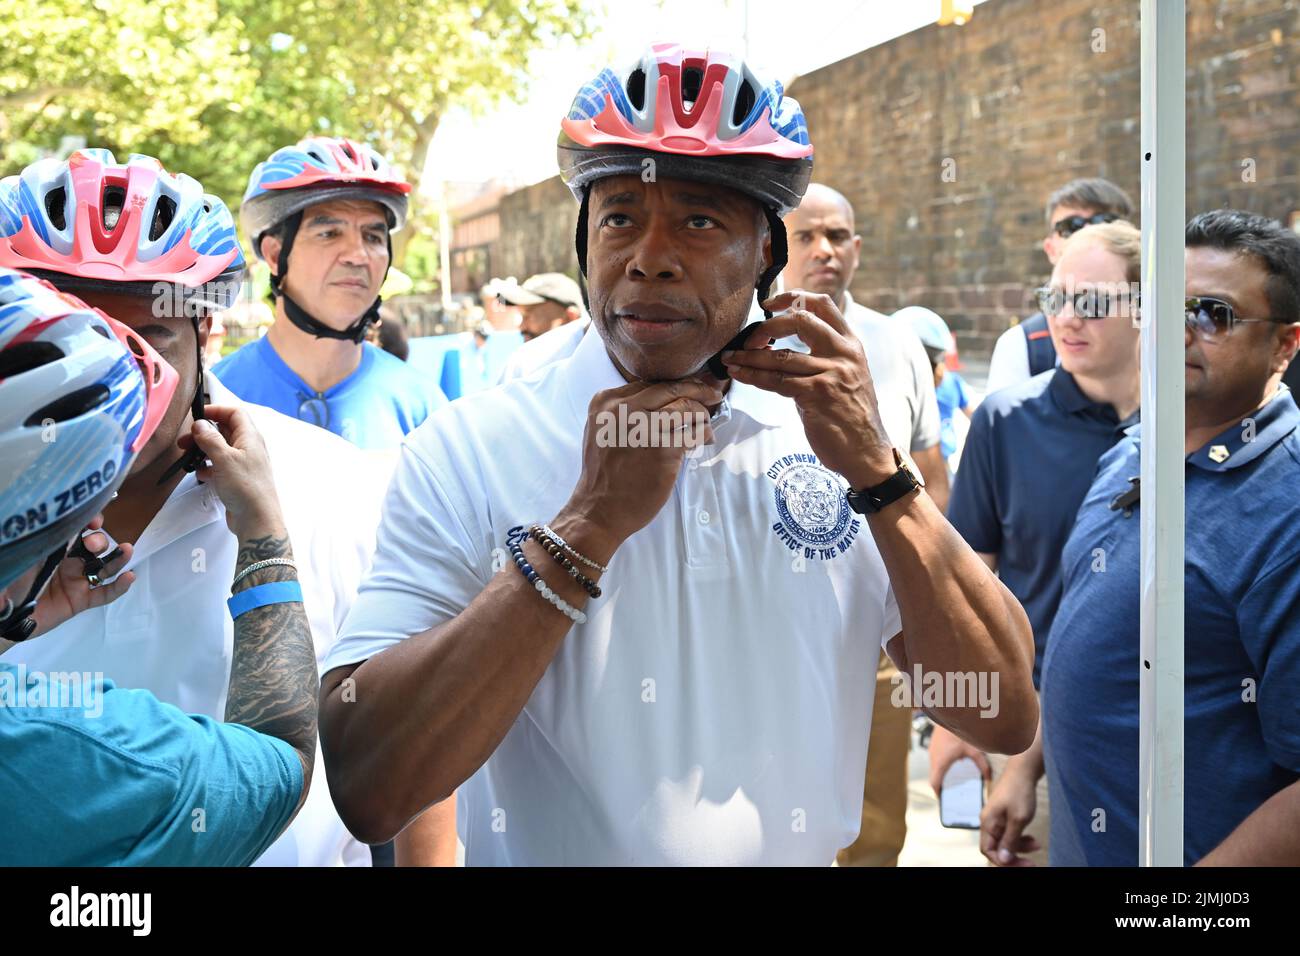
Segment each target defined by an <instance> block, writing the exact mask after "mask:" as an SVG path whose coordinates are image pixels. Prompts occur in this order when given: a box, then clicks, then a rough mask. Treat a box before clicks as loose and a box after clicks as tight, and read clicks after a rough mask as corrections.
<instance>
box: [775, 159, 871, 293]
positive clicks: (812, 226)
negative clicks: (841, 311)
mask: <svg viewBox="0 0 1300 956" xmlns="http://www.w3.org/2000/svg"><path fill="white" fill-rule="evenodd" d="M785 228H786V232H787V233H788V234H789V237H790V261H789V263H788V264H787V265H786V267H785V270H784V271H783V272H782V273H781V277H782V281H783V283H784V285H785V288H786V289H787V290H790V289H806V290H807V291H809V292H820V293H822V294H823V295H829V296H830V297H831V298H833V299H834V300H835V302H836V304H837V305H839V307H840V308H843V307H844V290H845V289H847V288H848V287H849V283H850V282H852V281H853V273H854V272H856V271H857V268H858V251H859V249H860V248H861V247H862V237H861V236H859V235H857V234H856V232H855V231H854V222H853V206H852V205H850V204H849V201H848V200H847V199H846V198H844V195H843V194H842V193H840V192H838V191H836V190H834V189H832V188H831V187H830V186H826V185H824V184H822V183H813V184H811V185H810V186H809V187H808V191H807V192H806V193H804V197H803V202H801V203H800V204H799V208H798V209H796V210H795V211H794V212H792V213H790V215H788V216H786V217H785Z"/></svg>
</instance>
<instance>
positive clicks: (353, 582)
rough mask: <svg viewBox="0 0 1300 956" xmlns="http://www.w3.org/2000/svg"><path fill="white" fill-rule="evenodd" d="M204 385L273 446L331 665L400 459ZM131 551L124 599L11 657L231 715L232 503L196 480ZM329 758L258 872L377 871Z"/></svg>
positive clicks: (320, 651)
mask: <svg viewBox="0 0 1300 956" xmlns="http://www.w3.org/2000/svg"><path fill="white" fill-rule="evenodd" d="M207 376H208V379H207V381H208V392H209V395H210V398H211V401H212V402H213V403H214V404H219V405H240V406H242V407H243V408H244V409H246V410H247V411H248V412H249V414H250V415H251V417H252V419H253V423H254V425H255V426H256V427H257V430H258V431H259V432H261V434H262V437H263V439H264V440H265V442H266V447H267V450H268V452H269V453H270V457H271V467H272V471H273V473H274V481H275V486H276V490H277V492H278V493H279V497H280V505H281V508H282V509H283V512H284V520H285V524H286V526H287V529H288V531H289V537H290V539H291V541H292V545H293V558H294V562H295V564H296V565H297V568H298V579H299V581H300V583H301V585H302V592H303V605H304V608H305V610H306V612H307V618H308V621H309V623H310V625H311V631H312V639H313V641H314V643H315V645H316V659H317V661H321V660H323V659H324V657H325V654H326V652H327V651H329V649H330V647H331V646H333V644H334V640H335V636H336V634H337V633H338V628H339V626H340V625H341V624H342V623H343V619H344V617H345V616H346V614H347V611H348V609H349V608H350V607H351V604H352V601H353V598H354V597H355V595H356V591H357V587H358V585H359V583H360V581H361V577H362V575H363V574H364V573H365V571H366V570H367V568H368V567H369V564H370V558H371V554H372V551H373V546H374V533H375V526H376V524H377V523H378V520H379V502H380V501H381V499H382V495H383V489H384V487H385V485H386V482H387V478H388V476H389V475H390V474H391V471H392V464H393V462H394V461H395V460H396V455H395V453H389V454H380V453H373V452H371V453H367V452H364V451H361V450H360V449H358V448H356V447H355V446H353V445H352V444H350V443H349V442H346V441H344V440H343V439H341V438H339V437H338V436H336V435H333V434H331V433H330V432H328V431H326V430H325V429H323V428H317V427H316V426H314V425H309V424H307V423H305V422H300V421H296V420H294V419H291V418H288V417H286V416H284V415H281V414H280V413H279V412H275V411H272V410H271V409H269V408H264V407H262V406H260V405H251V404H248V403H246V402H242V401H240V399H238V398H236V397H235V396H234V394H233V393H231V392H230V391H229V390H228V389H226V387H225V386H223V385H222V384H221V383H220V382H218V381H217V379H216V377H215V376H214V375H213V374H212V373H211V372H208V373H207ZM106 530H108V531H109V532H110V533H111V532H112V530H113V529H112V528H111V527H109V528H107V529H106ZM134 544H135V551H134V554H133V555H132V557H131V560H130V562H129V563H128V564H127V565H126V567H125V568H123V570H131V571H134V572H135V574H136V580H135V582H134V583H133V584H132V585H131V588H130V590H129V591H127V593H126V594H125V595H123V596H122V597H120V598H119V599H118V600H116V601H114V602H113V603H112V604H109V605H107V606H105V607H100V608H94V609H92V610H89V611H85V612H84V613H82V614H79V615H77V616H76V617H74V618H72V619H71V620H70V621H67V622H66V623H64V624H63V625H61V626H60V627H57V628H55V629H54V630H52V631H50V632H49V633H48V634H43V635H41V636H40V637H38V638H35V639H34V640H31V641H27V642H24V643H22V644H17V645H15V646H14V647H13V648H12V649H11V650H10V651H8V652H7V653H6V654H5V655H4V660H5V661H6V662H7V663H12V664H19V663H25V664H26V665H27V666H28V668H29V669H40V670H45V671H83V672H84V671H90V672H92V673H93V672H102V673H103V674H104V676H106V677H108V678H111V679H112V680H113V681H114V683H116V684H117V685H118V686H119V687H130V688H139V689H143V690H148V691H151V692H152V693H153V694H154V695H155V696H157V697H158V698H159V699H161V700H163V701H165V702H167V703H169V704H174V705H176V706H177V707H179V708H180V709H181V710H183V711H185V712H186V713H191V714H206V715H207V716H209V717H213V718H215V719H218V720H220V719H223V717H224V714H225V708H226V691H227V688H228V686H229V682H230V662H231V654H232V651H233V647H234V622H233V621H232V620H231V617H230V611H229V609H228V608H227V607H226V599H227V598H229V597H230V582H231V579H232V578H233V577H234V568H235V558H236V555H237V552H238V547H237V544H238V542H237V541H236V539H235V536H234V535H233V534H231V533H230V530H229V529H228V528H227V527H226V512H225V506H224V505H223V504H222V503H221V499H220V498H218V497H217V493H216V491H215V490H214V489H213V488H212V486H211V485H200V484H199V483H198V482H197V481H196V479H195V477H194V476H193V475H192V474H191V475H186V476H185V477H184V478H183V479H182V480H181V482H180V484H178V485H177V486H176V488H175V489H174V490H173V491H172V493H171V495H170V496H169V497H168V499H167V501H166V503H164V505H163V507H162V508H161V510H159V512H158V514H157V515H156V516H155V517H154V519H153V520H152V521H151V522H150V523H149V525H148V527H146V528H145V530H144V533H143V534H141V535H140V540H138V541H136V542H134ZM320 753H321V752H320V748H319V747H317V750H316V756H317V759H316V769H315V773H314V777H313V780H312V786H311V792H310V793H309V794H308V797H307V801H306V803H305V804H304V806H303V808H302V810H301V812H299V814H298V816H297V818H296V819H295V820H294V822H293V824H292V825H291V826H290V827H289V829H288V830H286V831H285V832H284V833H283V834H282V835H281V836H280V838H279V839H278V840H277V841H276V842H275V843H274V844H272V845H271V847H270V848H269V849H268V850H267V851H266V853H265V854H263V855H262V857H261V858H260V859H259V860H258V862H257V864H256V865H261V866H336V865H339V864H344V863H345V864H347V865H361V866H369V865H370V850H369V848H368V847H366V846H365V845H364V844H362V843H359V842H358V841H357V840H355V839H354V838H353V837H352V836H351V834H349V833H348V831H347V830H346V828H345V827H344V826H343V823H342V821H341V820H340V819H339V816H338V813H337V812H336V811H335V809H334V805H333V803H332V801H331V800H330V796H329V787H328V786H327V785H326V782H325V768H324V766H323V764H322V762H321V756H320ZM213 839H220V834H219V833H215V832H214V833H213Z"/></svg>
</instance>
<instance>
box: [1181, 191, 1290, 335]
mask: <svg viewBox="0 0 1300 956" xmlns="http://www.w3.org/2000/svg"><path fill="white" fill-rule="evenodd" d="M1184 241H1185V243H1186V246H1187V248H1189V249H1195V248H1206V247H1208V248H1211V249H1223V250H1225V251H1227V252H1235V253H1238V254H1240V255H1245V256H1252V257H1254V259H1255V261H1257V262H1258V263H1259V264H1260V265H1261V266H1263V267H1264V271H1265V272H1267V273H1268V283H1267V284H1266V285H1265V287H1264V292H1265V294H1266V295H1267V296H1268V310H1269V317H1270V318H1272V319H1273V320H1274V321H1278V322H1300V235H1297V234H1296V233H1295V232H1293V231H1292V230H1290V229H1288V228H1286V227H1285V226H1283V225H1282V224H1281V223H1280V222H1278V221H1277V220H1276V219H1269V218H1268V217H1267V216H1260V215H1257V214H1256V213H1251V212H1245V211H1244V210H1241V209H1215V210H1212V211H1211V212H1203V213H1200V214H1199V215H1197V216H1193V217H1192V220H1191V222H1189V223H1188V224H1187V230H1186V232H1185V234H1184Z"/></svg>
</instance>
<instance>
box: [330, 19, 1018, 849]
mask: <svg viewBox="0 0 1300 956" xmlns="http://www.w3.org/2000/svg"><path fill="white" fill-rule="evenodd" d="M687 102H689V103H690V104H691V107H690V109H689V110H687V109H686V103H687ZM747 106H748V107H749V108H748V109H747V108H746V107H747ZM688 115H689V116H692V117H701V118H702V119H701V120H700V121H699V122H698V123H697V125H694V126H691V127H689V128H683V127H682V125H681V123H680V119H681V117H684V116H688ZM737 117H739V118H740V119H739V121H737ZM674 150H677V151H676V152H674ZM559 152H560V165H561V171H562V174H563V176H564V178H565V182H566V184H567V185H568V186H569V187H570V189H571V190H572V191H573V192H574V195H575V196H576V197H577V198H578V199H579V201H580V208H579V217H578V223H579V225H578V229H577V240H578V242H577V245H578V261H579V263H580V265H581V266H582V268H583V269H584V271H585V273H586V274H587V276H588V289H589V293H590V302H591V314H592V317H593V331H595V332H597V333H598V334H594V335H592V334H589V335H586V336H584V337H583V339H582V341H581V343H580V344H579V346H578V348H577V350H576V351H575V352H574V354H573V355H572V357H571V358H570V359H568V360H567V361H564V362H559V363H556V364H554V365H552V366H550V367H549V368H547V369H546V370H545V371H543V372H540V373H538V374H536V375H534V376H531V377H529V378H525V379H521V380H518V381H515V382H511V383H507V384H506V385H503V386H502V387H500V388H497V389H493V390H491V391H488V392H484V393H481V394H479V395H475V396H472V397H470V398H469V399H466V400H464V401H461V402H457V403H454V404H453V405H451V406H448V407H447V408H445V409H442V410H440V411H439V412H438V413H436V414H435V415H434V416H433V417H432V418H430V419H429V421H428V422H426V424H425V425H423V426H422V427H421V428H420V429H418V430H417V431H416V432H415V433H413V434H412V436H411V438H410V440H409V441H408V443H407V445H406V446H405V447H404V449H403V457H402V461H401V463H400V464H399V466H398V471H397V474H396V475H395V477H394V480H393V483H392V485H391V486H390V489H389V493H388V496H387V500H386V501H385V504H384V516H383V518H382V520H381V527H380V533H379V543H378V547H377V550H376V556H375V564H374V568H373V571H372V573H371V576H370V578H369V579H368V581H367V582H366V583H365V584H364V585H363V586H362V591H361V593H360V594H359V595H358V599H357V603H356V604H355V605H354V607H353V610H352V612H351V613H350V614H349V617H348V620H347V622H346V624H345V627H344V632H343V636H342V639H341V641H340V643H339V644H338V645H336V647H335V649H334V651H332V652H331V654H330V656H329V658H328V659H327V661H326V668H327V669H328V672H327V674H326V676H325V679H324V680H323V682H322V689H321V694H322V714H321V726H322V747H323V749H324V751H325V762H326V769H327V771H328V774H329V780H330V786H331V790H332V793H333V795H334V799H335V802H336V804H337V806H338V807H339V811H340V813H341V814H342V816H343V818H344V820H345V821H346V822H347V823H348V824H349V826H350V827H351V828H352V830H353V832H355V833H357V834H358V835H360V836H362V837H363V838H365V839H368V840H383V839H387V838H389V837H391V836H392V835H393V834H394V833H396V832H398V831H399V830H401V829H402V827H404V826H406V825H407V823H408V822H409V821H410V820H412V819H413V818H414V817H416V816H417V815H418V814H419V813H420V812H421V811H422V810H423V809H424V808H425V807H427V806H429V805H431V804H433V803H435V802H437V801H438V800H441V799H444V798H445V797H446V796H447V795H448V794H450V793H451V792H452V791H453V790H454V789H455V788H456V787H457V786H460V785H462V784H463V786H461V789H460V794H461V805H460V813H459V819H460V824H461V834H462V838H463V839H464V842H465V847H466V859H467V862H469V863H470V864H525V865H528V864H552V865H553V864H597V865H599V864H764V863H796V864H820V865H826V864H829V863H830V862H831V861H832V860H833V859H834V857H835V853H836V851H837V850H838V849H839V848H840V847H842V846H845V845H846V844H848V843H850V842H852V840H853V838H854V836H855V835H856V833H857V831H858V826H859V812H860V810H861V805H862V779H863V771H864V767H865V764H866V756H867V753H866V751H867V734H868V730H869V727H868V726H867V725H868V724H869V721H866V720H864V719H863V717H864V715H866V714H870V706H871V694H872V690H873V688H874V681H873V676H874V674H875V668H876V658H877V656H878V654H879V647H880V646H881V645H882V644H887V645H888V646H889V648H890V651H891V653H892V654H893V655H894V656H895V659H896V660H898V661H899V663H900V666H904V668H905V669H909V670H910V668H911V667H912V665H915V666H916V667H917V668H918V669H921V670H922V671H924V672H937V673H940V674H947V673H952V672H976V673H980V674H983V675H985V677H986V678H987V677H990V676H992V675H996V679H997V681H998V683H997V687H998V691H997V693H996V694H995V697H996V703H995V704H994V705H993V706H992V707H986V708H984V709H983V710H981V709H980V708H979V707H978V706H972V705H970V704H973V702H963V704H962V705H961V706H956V705H953V702H952V701H950V700H936V701H934V704H935V706H934V713H935V716H936V717H937V718H938V719H940V720H941V721H943V722H944V723H945V724H946V725H948V726H950V727H952V728H953V729H954V731H955V732H957V733H959V734H961V735H962V736H964V737H967V738H969V739H970V740H972V741H976V740H978V741H982V742H983V743H982V744H981V745H983V746H991V747H992V748H993V749H995V750H999V751H1006V752H1018V751H1020V750H1022V749H1024V748H1025V747H1026V746H1028V745H1029V743H1030V742H1031V740H1032V738H1033V734H1034V730H1035V720H1036V716H1037V704H1036V702H1035V700H1034V697H1033V688H1032V685H1031V683H1030V678H1029V673H1030V666H1031V664H1032V660H1033V652H1032V643H1031V638H1030V634H1029V629H1028V624H1027V622H1026V620H1025V616H1024V612H1023V611H1022V610H1021V609H1020V607H1019V605H1017V604H1016V603H1015V600H1014V598H1012V597H1011V596H1010V594H1009V593H1008V592H1007V591H1006V589H1005V588H1003V587H1002V586H1001V584H1000V583H999V582H998V581H997V579H996V578H995V577H994V576H993V574H992V573H991V572H989V571H988V569H987V568H986V567H985V566H984V564H983V563H982V562H981V561H980V560H979V558H978V557H976V556H975V554H974V552H972V551H971V550H970V549H969V548H968V547H966V545H965V544H964V543H963V542H962V541H961V539H960V538H959V537H958V536H957V535H956V533H955V532H954V531H953V530H952V529H951V528H950V527H949V526H948V524H947V523H946V521H945V520H944V518H943V516H942V514H940V512H939V511H938V509H937V508H935V506H934V504H933V503H932V502H931V501H930V499H929V498H928V497H927V496H926V495H925V494H923V493H918V491H917V488H918V486H917V484H916V482H915V480H914V479H913V478H912V477H911V472H910V470H909V469H908V468H907V467H906V465H905V462H904V459H903V458H902V457H901V456H900V455H899V454H898V453H897V452H895V451H894V449H893V448H892V446H891V443H890V441H889V439H888V438H887V437H886V436H885V432H884V429H883V427H882V425H881V422H880V416H879V413H878V412H877V411H876V406H875V401H874V397H873V393H872V385H871V378H870V373H869V371H868V369H867V364H866V361H865V359H864V357H863V353H862V348H861V345H860V343H859V341H858V339H857V337H856V336H855V335H853V334H852V332H851V331H850V330H849V328H848V326H847V324H846V323H845V322H844V319H843V316H842V315H840V313H839V311H838V310H837V309H836V308H835V307H834V304H833V303H832V302H831V301H830V300H829V299H828V298H826V297H824V296H815V295H809V296H807V297H806V300H805V301H806V308H797V307H795V306H796V295H795V294H792V293H786V294H783V295H780V296H777V297H776V298H774V299H772V300H770V301H767V302H765V307H767V308H770V309H772V310H773V311H774V312H775V313H776V315H775V317H774V318H772V319H771V320H770V321H769V322H768V323H766V324H764V325H763V326H756V327H755V328H753V329H750V330H748V334H747V335H746V336H744V340H743V341H742V340H740V338H739V337H738V336H737V332H738V331H739V330H740V328H741V326H742V325H743V324H744V323H745V320H746V318H747V314H748V311H749V308H750V304H751V303H752V302H753V298H754V290H755V287H757V288H758V289H759V297H760V300H764V299H766V297H767V290H768V289H769V288H770V285H771V282H772V281H773V279H775V277H776V275H777V273H778V272H779V270H780V268H781V265H782V263H783V261H784V258H785V250H784V244H785V243H784V238H785V235H784V227H783V225H782V224H781V220H780V216H781V215H782V214H783V213H787V212H789V211H790V209H791V208H793V207H794V206H795V205H797V203H798V200H799V196H800V195H801V193H802V192H803V189H804V188H805V187H806V185H807V182H808V178H809V175H810V172H811V152H812V147H811V146H810V145H809V143H808V137H807V132H806V128H805V126H804V124H803V117H802V112H801V111H800V109H799V107H798V104H797V103H795V102H794V101H792V100H789V99H784V98H783V97H782V95H781V90H780V87H779V85H778V84H771V85H766V84H762V85H759V84H758V83H757V81H756V80H755V79H754V73H753V72H752V71H751V70H750V69H749V68H747V67H746V66H745V65H744V64H742V63H741V62H740V61H739V60H738V59H737V58H735V57H731V56H728V55H727V54H724V53H720V52H718V51H709V52H707V53H701V52H689V51H685V50H683V49H682V48H680V47H678V46H676V45H673V44H660V45H656V46H654V47H652V48H651V49H650V50H648V51H647V52H646V54H645V55H644V56H643V57H642V58H641V59H640V60H639V61H638V62H636V63H634V64H630V65H629V66H628V67H627V68H626V69H623V70H621V71H619V72H614V71H612V70H606V71H602V73H601V74H600V76H598V77H597V78H596V79H595V80H593V81H592V82H591V83H589V84H587V85H586V86H584V88H583V90H582V91H581V92H580V93H579V95H578V97H577V99H576V100H575V101H574V105H573V107H572V109H571V111H570V113H569V116H568V118H567V119H566V120H565V121H564V123H563V132H562V134H561V137H560V149H559ZM793 333H797V334H798V335H799V336H800V337H801V338H802V339H803V340H804V341H805V342H807V343H808V344H809V346H810V347H811V353H810V354H808V355H800V354H798V353H794V352H789V351H784V350H779V351H768V350H766V349H765V348H764V346H765V345H766V344H767V342H768V340H769V338H781V337H784V336H786V335H789V334H793ZM719 352H721V355H720V356H719V357H720V358H721V359H722V361H723V362H724V367H725V368H726V369H727V370H728V371H729V372H730V375H731V379H732V380H730V381H727V380H719V379H718V378H715V377H713V376H712V375H711V374H710V373H708V372H706V371H705V366H706V363H708V362H709V360H710V358H711V357H713V356H715V354H717V353H719ZM791 399H793V401H791ZM656 412H657V413H661V414H659V415H655V414H653V413H656ZM665 422H667V423H669V425H670V428H668V429H663V430H661V429H662V426H663V425H664V423H665ZM647 423H649V424H648V425H647ZM647 429H648V430H649V432H651V433H654V438H653V440H647V439H646V434H647ZM855 511H856V512H859V513H860V514H859V513H855ZM860 515H861V516H860ZM535 523H536V524H540V523H546V526H545V527H540V526H538V527H535V526H534V525H535ZM891 581H892V585H891Z"/></svg>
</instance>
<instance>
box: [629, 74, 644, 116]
mask: <svg viewBox="0 0 1300 956" xmlns="http://www.w3.org/2000/svg"><path fill="white" fill-rule="evenodd" d="M627 98H628V101H629V102H631V104H632V108H633V109H634V110H637V111H638V112H639V111H640V110H643V109H645V70H643V69H641V67H639V66H638V67H637V68H636V69H635V70H633V71H632V75H631V76H629V77H628V78H627Z"/></svg>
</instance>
